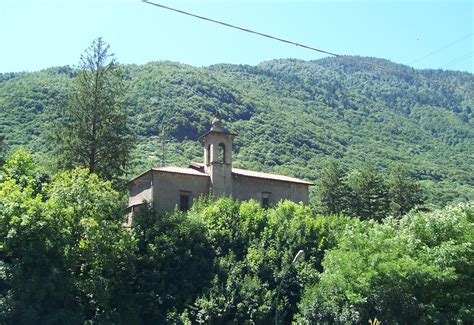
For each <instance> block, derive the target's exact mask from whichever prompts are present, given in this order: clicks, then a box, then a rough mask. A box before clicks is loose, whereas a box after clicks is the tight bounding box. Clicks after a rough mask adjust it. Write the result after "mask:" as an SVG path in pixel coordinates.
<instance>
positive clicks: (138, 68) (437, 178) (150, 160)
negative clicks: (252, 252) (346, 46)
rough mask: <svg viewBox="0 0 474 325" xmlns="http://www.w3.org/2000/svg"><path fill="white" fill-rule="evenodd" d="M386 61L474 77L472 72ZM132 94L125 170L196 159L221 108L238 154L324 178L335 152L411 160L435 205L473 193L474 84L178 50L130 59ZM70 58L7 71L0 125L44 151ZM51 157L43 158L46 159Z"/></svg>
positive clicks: (344, 159)
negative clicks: (148, 59)
mask: <svg viewBox="0 0 474 325" xmlns="http://www.w3.org/2000/svg"><path fill="white" fill-rule="evenodd" d="M364 60H370V61H372V62H375V63H377V64H379V65H384V66H387V67H390V68H396V69H399V70H401V71H406V72H410V73H415V74H419V75H421V76H424V77H426V78H430V79H435V80H439V81H442V82H444V83H447V84H450V85H453V86H457V87H467V88H471V89H472V88H474V75H472V74H469V73H462V72H453V71H443V70H414V69H412V68H410V67H407V66H402V65H396V64H394V63H392V62H389V61H386V60H381V59H373V58H364ZM124 73H125V83H126V91H125V92H124V100H125V101H126V103H127V107H128V110H129V119H130V123H131V125H132V128H133V129H134V131H135V133H136V135H137V139H138V145H137V148H136V150H135V153H134V158H133V161H132V163H131V166H130V169H129V175H132V174H136V173H138V172H140V171H143V170H144V169H147V168H149V167H152V166H155V165H158V164H160V160H161V157H162V150H161V145H160V143H161V138H160V136H161V134H162V131H163V130H164V134H165V139H166V146H165V163H166V164H183V165H184V164H186V163H187V162H189V161H190V160H198V161H200V160H201V159H202V158H201V156H202V152H201V147H200V144H199V143H198V141H197V139H198V137H199V135H201V134H202V133H204V132H205V131H206V130H207V129H208V128H209V126H210V120H211V117H212V115H214V114H215V113H216V112H218V113H219V114H221V115H222V117H223V118H224V120H225V121H226V122H227V123H226V126H227V127H228V128H229V129H231V130H232V131H234V132H236V133H238V134H239V136H238V137H237V138H236V141H235V152H236V155H235V165H238V166H239V167H242V168H248V169H254V170H265V171H271V172H276V173H284V174H288V175H293V176H296V177H302V178H307V179H310V180H316V179H318V177H319V171H320V169H321V167H322V166H323V164H324V162H325V160H327V158H328V157H333V158H336V159H338V160H340V162H341V164H342V166H344V167H345V168H347V169H352V168H356V167H359V166H361V165H363V164H366V163H370V164H372V165H374V166H375V167H376V168H378V169H379V170H382V171H384V170H385V169H387V168H388V167H389V166H390V165H391V164H392V163H394V162H400V163H403V164H405V165H406V166H407V167H408V169H409V170H411V171H412V176H413V177H414V178H415V179H417V180H420V181H421V184H422V186H423V187H424V189H425V191H426V192H427V193H428V200H429V202H432V203H434V204H436V205H439V206H444V205H445V204H446V203H447V202H451V201H465V200H472V199H474V177H473V175H474V167H473V166H474V144H473V136H474V128H473V124H474V119H473V118H474V117H473V113H472V109H473V108H474V93H469V92H468V91H462V90H460V89H459V88H455V87H445V86H440V85H437V84H432V83H428V82H426V81H420V80H418V79H413V78H411V77H407V76H406V75H397V74H394V73H388V72H384V71H379V70H374V69H373V68H369V67H366V66H363V65H358V64H355V63H350V62H346V61H342V60H339V59H334V58H327V59H322V60H317V61H300V60H274V61H269V62H264V63H262V64H260V65H258V66H241V65H224V64H222V65H215V66H211V67H206V68H195V67H191V66H187V65H182V64H178V63H171V62H154V63H149V64H145V65H126V66H124ZM75 74H76V71H75V70H74V69H71V68H68V67H63V68H51V69H47V70H44V71H40V72H35V73H11V74H3V75H1V74H0V136H2V135H3V136H4V137H5V140H4V143H5V144H6V145H7V146H8V147H9V148H10V149H12V148H14V147H16V146H19V145H25V146H28V147H30V148H32V149H33V150H34V151H35V152H36V153H37V154H38V156H39V157H40V158H41V159H42V161H43V162H45V163H46V162H48V159H49V158H48V152H49V151H50V149H51V148H50V147H49V145H48V143H49V141H48V136H47V135H48V133H49V131H50V129H51V128H52V125H53V122H54V121H55V119H57V118H58V116H60V114H61V109H62V107H64V105H65V103H66V101H67V99H68V97H69V95H70V94H69V91H70V89H71V82H72V78H73V77H74V76H75ZM45 165H47V164H45Z"/></svg>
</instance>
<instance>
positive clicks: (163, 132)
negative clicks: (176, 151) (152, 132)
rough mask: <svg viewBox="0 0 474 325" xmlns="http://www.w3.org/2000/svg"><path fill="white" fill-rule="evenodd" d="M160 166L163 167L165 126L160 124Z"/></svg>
mask: <svg viewBox="0 0 474 325" xmlns="http://www.w3.org/2000/svg"><path fill="white" fill-rule="evenodd" d="M160 137H161V166H162V167H163V166H164V165H165V162H166V160H165V126H164V125H163V124H162V125H161V134H160Z"/></svg>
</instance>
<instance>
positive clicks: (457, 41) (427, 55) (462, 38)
mask: <svg viewBox="0 0 474 325" xmlns="http://www.w3.org/2000/svg"><path fill="white" fill-rule="evenodd" d="M473 34H474V33H470V34H468V35H466V36H464V37H461V38H460V39H457V40H455V41H454V42H451V43H449V44H447V45H445V46H443V47H440V48H439V49H437V50H434V51H433V52H430V53H428V54H426V55H424V56H422V57H421V58H419V59H416V60H414V61H411V62H410V63H408V64H413V63H416V62H419V61H421V60H423V59H426V58H427V57H429V56H432V55H434V54H436V53H438V52H441V51H442V50H444V49H447V48H448V47H451V46H453V45H454V44H457V43H459V42H461V41H464V40H465V39H466V38H469V37H471V36H472V35H473Z"/></svg>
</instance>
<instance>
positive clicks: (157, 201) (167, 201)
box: [153, 172, 210, 210]
mask: <svg viewBox="0 0 474 325" xmlns="http://www.w3.org/2000/svg"><path fill="white" fill-rule="evenodd" d="M153 175H154V179H153V183H154V191H153V202H154V207H155V208H156V209H157V210H173V209H174V208H175V207H176V205H178V208H179V198H180V193H181V192H182V191H183V192H189V193H190V200H191V201H190V203H191V204H192V200H193V199H196V198H198V197H199V196H200V195H201V194H208V193H209V186H210V184H209V177H208V176H196V175H187V174H179V173H164V172H154V173H153Z"/></svg>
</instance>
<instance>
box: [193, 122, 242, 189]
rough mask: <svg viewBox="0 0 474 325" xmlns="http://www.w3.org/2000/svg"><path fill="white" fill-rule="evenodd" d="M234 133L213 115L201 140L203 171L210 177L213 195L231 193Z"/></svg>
mask: <svg viewBox="0 0 474 325" xmlns="http://www.w3.org/2000/svg"><path fill="white" fill-rule="evenodd" d="M235 136H236V134H233V133H230V132H228V131H227V130H225V129H224V128H223V127H222V121H221V120H220V119H219V118H217V117H215V118H214V119H213V120H212V127H211V129H210V130H209V131H207V132H206V133H205V134H204V135H203V136H201V140H202V141H203V143H204V172H205V173H206V174H208V175H209V176H210V178H211V186H212V192H213V193H214V195H215V196H222V195H227V196H229V195H231V194H232V143H233V140H234V137H235Z"/></svg>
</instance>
